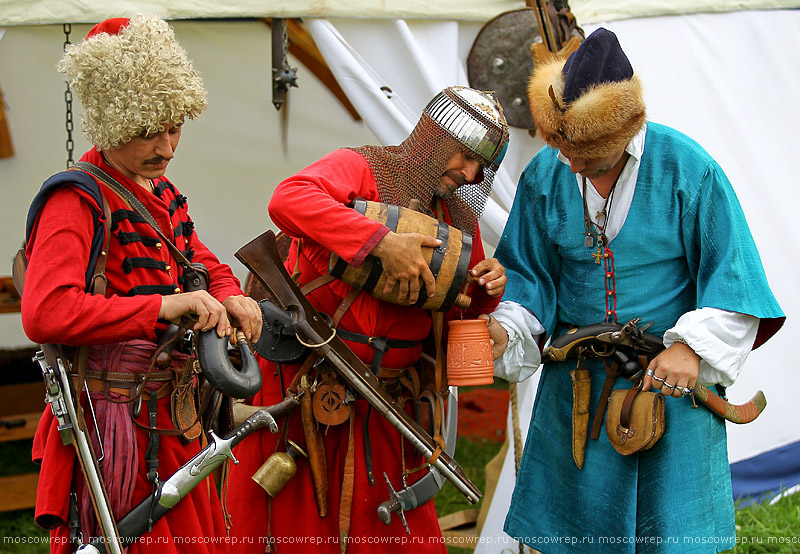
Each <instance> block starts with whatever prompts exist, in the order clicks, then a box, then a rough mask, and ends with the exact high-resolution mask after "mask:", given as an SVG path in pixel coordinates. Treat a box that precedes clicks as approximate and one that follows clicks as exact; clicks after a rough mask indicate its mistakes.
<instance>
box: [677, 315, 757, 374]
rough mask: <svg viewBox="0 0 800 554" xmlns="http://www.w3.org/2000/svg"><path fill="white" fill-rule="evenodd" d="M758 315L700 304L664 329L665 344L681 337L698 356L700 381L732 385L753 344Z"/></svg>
mask: <svg viewBox="0 0 800 554" xmlns="http://www.w3.org/2000/svg"><path fill="white" fill-rule="evenodd" d="M759 321H760V320H759V319H758V318H757V317H753V316H751V315H747V314H740V313H737V312H729V311H726V310H720V309H717V308H700V309H698V310H694V311H691V312H687V313H685V314H683V315H682V316H681V317H680V318H679V319H678V321H677V323H675V326H674V327H673V328H672V329H669V330H668V331H667V332H666V333H664V346H666V347H670V346H672V343H673V342H675V339H676V338H682V339H683V340H685V341H686V342H687V343H688V345H689V346H690V347H691V348H692V350H694V351H695V352H696V353H697V355H698V356H700V374H699V376H698V378H697V381H698V382H699V383H702V384H704V385H713V384H715V383H719V384H720V385H722V386H724V387H729V386H731V385H732V384H733V383H734V381H736V378H737V377H738V376H739V373H741V371H742V368H743V367H744V363H745V361H746V360H747V356H748V355H749V354H750V351H751V350H752V348H753V341H755V338H756V331H758V324H759Z"/></svg>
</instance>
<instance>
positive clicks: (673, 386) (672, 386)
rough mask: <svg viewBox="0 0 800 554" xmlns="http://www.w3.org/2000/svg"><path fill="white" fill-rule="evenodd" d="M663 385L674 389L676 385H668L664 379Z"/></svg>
mask: <svg viewBox="0 0 800 554" xmlns="http://www.w3.org/2000/svg"><path fill="white" fill-rule="evenodd" d="M664 386H665V387H667V388H668V389H672V390H675V387H677V386H678V385H670V384H669V383H667V382H666V381H664Z"/></svg>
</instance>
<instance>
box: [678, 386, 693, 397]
mask: <svg viewBox="0 0 800 554" xmlns="http://www.w3.org/2000/svg"><path fill="white" fill-rule="evenodd" d="M678 388H679V389H680V391H681V396H689V395H690V394H692V393H693V392H694V388H689V387H678Z"/></svg>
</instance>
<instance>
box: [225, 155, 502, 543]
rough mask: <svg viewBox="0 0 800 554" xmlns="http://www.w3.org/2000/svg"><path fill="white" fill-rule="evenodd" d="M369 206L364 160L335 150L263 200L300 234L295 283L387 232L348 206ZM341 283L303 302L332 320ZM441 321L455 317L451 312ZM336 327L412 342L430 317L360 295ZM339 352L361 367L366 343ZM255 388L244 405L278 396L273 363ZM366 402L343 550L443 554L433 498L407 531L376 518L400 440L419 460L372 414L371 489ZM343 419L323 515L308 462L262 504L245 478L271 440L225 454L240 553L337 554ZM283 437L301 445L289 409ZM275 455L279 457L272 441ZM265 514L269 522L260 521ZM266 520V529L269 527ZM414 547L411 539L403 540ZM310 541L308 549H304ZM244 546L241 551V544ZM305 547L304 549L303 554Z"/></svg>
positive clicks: (395, 360) (359, 421) (398, 356)
mask: <svg viewBox="0 0 800 554" xmlns="http://www.w3.org/2000/svg"><path fill="white" fill-rule="evenodd" d="M359 197H360V198H365V199H367V200H378V190H377V185H376V183H375V180H374V178H373V175H372V173H371V171H370V169H369V166H368V165H367V163H366V160H365V159H364V158H363V157H362V156H361V155H359V154H357V153H355V152H353V151H351V150H346V149H342V150H337V151H335V152H333V153H331V154H329V155H327V156H325V157H324V158H322V159H321V160H319V161H317V162H316V163H314V164H312V165H311V166H309V167H307V168H306V169H304V170H302V171H300V172H299V173H298V174H296V175H295V176H293V177H291V178H289V179H287V180H285V181H284V182H282V183H281V184H280V185H279V186H278V188H277V189H276V191H275V193H274V195H273V196H272V199H271V201H270V205H269V210H270V216H271V217H272V219H273V221H274V222H275V223H276V224H277V225H278V227H280V228H281V229H282V230H283V231H284V232H286V233H287V234H289V235H290V236H293V237H303V246H302V253H301V256H300V270H301V277H300V282H301V284H304V283H307V282H309V281H311V280H312V279H314V278H315V277H317V276H318V275H321V274H324V273H327V265H328V259H329V256H330V252H331V251H332V250H333V251H335V252H336V253H337V254H338V255H339V256H341V257H342V258H344V259H345V260H347V261H348V262H349V263H351V264H353V265H358V264H360V263H361V262H362V261H363V260H364V258H365V257H366V256H367V254H369V252H370V251H371V250H372V248H374V246H375V245H376V244H377V243H378V242H379V241H380V240H381V238H383V236H384V235H385V234H386V233H387V232H388V228H387V227H385V226H384V225H381V224H380V223H377V222H374V221H371V220H369V219H367V218H365V217H363V216H362V215H360V214H358V213H357V212H356V211H355V210H353V209H352V208H349V207H347V205H346V204H348V203H349V202H350V201H351V200H354V199H355V198H359ZM483 258H484V252H483V246H482V243H481V240H480V236H479V235H478V236H476V237H475V238H474V241H473V250H472V259H471V261H470V267H472V266H473V265H474V264H476V263H477V262H478V261H481V260H483ZM296 259H297V242H296V241H295V243H294V244H293V246H292V249H291V251H290V254H289V258H288V260H287V263H286V266H287V268H289V269H290V272H291V270H292V269H293V268H294V266H295V262H296ZM349 290H350V287H349V286H348V285H346V284H344V283H343V282H341V281H338V280H336V281H334V282H332V283H330V284H329V285H326V286H323V287H321V288H319V289H317V290H315V291H313V292H311V293H310V294H309V295H308V298H309V299H310V301H311V303H312V304H313V305H314V306H315V307H316V308H317V309H319V310H320V311H321V312H324V313H327V314H333V313H334V312H335V310H336V308H337V306H338V305H339V303H340V302H341V301H342V299H343V298H344V297H345V296H346V295H347V293H348V292H349ZM470 296H471V297H472V298H473V302H472V306H471V307H470V310H469V311H468V313H465V314H464V317H465V318H469V317H475V316H476V315H477V314H480V313H488V312H491V311H492V310H494V308H495V307H496V306H497V303H498V302H499V299H496V298H492V297H490V296H488V295H486V294H485V293H484V292H483V291H482V289H479V288H477V287H476V288H475V289H474V290H471V291H470ZM449 315H450V316H453V317H456V316H458V315H460V314H459V313H458V308H454V309H453V312H452V313H451V314H449ZM339 327H340V328H343V329H346V330H348V331H352V332H356V333H360V334H363V335H368V336H381V337H389V338H392V339H400V340H410V341H421V340H423V339H425V338H426V337H427V336H428V334H429V332H430V330H431V316H430V312H429V311H427V310H422V309H420V308H414V307H405V306H399V305H395V304H390V303H387V302H384V301H381V300H378V299H376V298H375V297H373V296H370V295H369V294H367V293H365V292H362V293H361V294H359V295H358V296H357V297H356V299H355V301H354V302H353V304H352V305H351V307H350V308H349V310H348V311H347V313H346V314H345V316H344V318H343V319H342V320H341V323H340V325H339ZM347 344H348V346H350V347H351V348H352V350H353V351H354V352H355V353H356V354H357V355H358V356H359V357H360V358H361V359H362V360H363V361H364V362H366V363H368V364H369V363H370V362H371V361H372V355H373V350H372V348H371V347H369V346H367V345H364V344H360V343H354V342H348V343H347ZM421 349H422V346H421V345H420V346H418V347H415V348H402V349H401V348H397V349H390V350H389V351H388V352H387V353H386V355H385V356H384V358H383V360H382V361H381V366H382V367H388V368H403V367H407V366H409V365H411V364H413V363H414V362H415V361H416V360H417V359H418V358H419V355H420V352H421ZM261 362H262V363H261V366H262V371H263V374H264V383H265V385H264V388H263V389H262V390H261V392H259V393H258V394H256V396H255V397H254V398H253V399H252V403H253V404H255V405H270V404H274V403H276V402H279V401H280V400H281V386H280V384H279V382H278V380H277V379H276V378H275V365H274V364H272V363H269V362H267V361H265V360H261ZM296 371H297V367H296V366H289V367H287V366H284V368H283V373H284V375H283V379H284V384H285V385H288V384H289V382H290V381H291V379H292V377H293V376H294V375H295V373H296ZM367 408H368V404H367V403H366V401H364V400H358V401H357V402H356V403H355V408H354V410H355V412H354V413H355V415H354V417H355V434H354V440H355V457H354V459H355V484H354V494H353V505H352V510H351V523H350V537H351V539H350V542H349V544H348V549H347V552H348V553H350V554H357V553H359V552H364V553H366V552H377V551H380V552H397V553H400V552H405V551H406V549H407V548H408V545H410V544H413V545H414V546H413V547H412V548H413V550H414V551H415V552H439V553H445V552H446V548H445V546H444V542H443V540H442V535H441V530H440V529H439V524H438V520H437V517H436V508H435V506H434V504H433V502H428V503H427V504H425V505H424V506H421V507H419V508H416V509H414V510H411V511H408V512H406V517H407V520H408V524H409V527H410V529H411V533H412V535H411V536H409V535H407V534H406V531H405V529H404V528H403V525H402V523H401V522H400V520H399V518H398V517H396V516H395V517H393V519H392V522H391V524H390V525H388V526H387V525H385V524H384V523H383V522H381V520H380V519H379V518H378V515H377V509H378V506H379V505H380V503H381V502H383V501H385V500H387V499H388V488H387V486H386V481H385V478H384V477H383V474H384V472H385V473H386V474H387V475H388V477H389V479H390V480H391V481H392V484H393V486H394V487H395V488H396V489H398V490H399V488H402V483H401V476H402V466H401V463H400V456H401V454H400V453H401V441H404V442H405V444H404V451H405V455H406V460H405V467H406V468H407V469H409V468H413V467H417V466H419V465H421V464H422V463H423V459H422V457H420V456H417V455H415V454H414V453H413V450H414V449H413V447H411V446H410V444H409V443H408V442H407V441H405V440H404V439H402V438H401V435H400V434H399V433H398V432H397V430H395V429H394V427H392V426H391V425H390V424H389V423H388V422H387V421H386V420H385V419H384V418H383V417H382V416H381V415H379V414H377V413H376V412H375V411H374V410H372V412H371V415H370V417H369V431H368V432H369V436H370V442H371V452H372V463H373V469H374V474H375V485H374V486H373V485H370V484H369V482H368V480H367V478H366V466H365V456H364V448H365V447H364V419H365V414H366V412H367ZM349 427H350V425H349V423H345V424H342V425H338V426H336V427H331V428H328V429H327V430H326V431H324V433H325V434H324V440H325V449H326V455H327V470H328V481H329V495H328V505H329V512H328V515H327V516H326V517H324V518H320V517H319V515H318V512H317V506H316V502H315V500H314V492H313V486H312V481H311V477H310V473H309V466H308V463H306V462H305V461H304V460H300V461H298V463H297V465H298V469H297V474H296V475H295V476H294V477H293V478H292V480H291V481H289V483H288V484H287V485H286V487H285V488H284V489H283V490H282V491H281V492H280V494H278V495H277V496H276V497H275V498H272V499H271V510H270V509H269V505H270V499H269V497H268V496H267V494H266V493H265V492H264V490H263V489H261V488H260V487H259V486H258V485H257V484H256V483H255V482H254V481H253V480H252V479H251V476H252V475H253V474H254V473H255V472H256V470H257V469H258V468H259V466H260V465H261V464H262V463H263V462H264V460H266V459H267V458H268V457H269V456H270V455H271V454H272V453H273V452H274V451H275V450H276V437H275V436H273V435H271V434H270V433H268V432H259V435H260V436H258V437H257V438H255V437H251V438H248V439H247V440H245V441H243V442H242V443H241V444H240V445H239V447H238V450H237V451H235V452H234V454H235V455H236V456H237V458H238V459H239V460H240V463H239V465H237V466H232V469H231V486H230V492H229V494H228V497H227V506H228V509H229V511H230V513H231V517H232V519H231V522H232V526H233V527H232V529H231V534H232V537H233V538H235V539H236V540H237V541H238V543H239V544H240V546H239V547H238V549H239V550H240V551H242V552H245V551H246V552H253V553H254V554H255V553H259V554H260V553H261V552H263V546H264V542H263V541H264V538H265V537H266V536H267V535H268V533H271V535H272V536H274V537H275V540H276V542H277V546H278V552H280V553H281V554H289V553H292V552H297V553H303V552H311V551H313V552H320V553H330V554H334V553H338V552H339V544H338V535H339V503H340V492H341V489H342V475H343V471H344V463H345V457H346V453H347V447H348V434H349ZM288 437H289V438H290V439H292V440H294V441H295V442H297V443H298V444H305V440H304V438H303V432H302V427H301V423H300V417H299V413H298V410H295V413H293V414H292V416H291V418H290V425H289V431H288ZM278 449H279V450H281V451H284V450H285V448H284V445H283V443H282V442H281V444H280V445H278ZM424 473H425V472H424V471H419V472H417V473H415V474H413V475H411V476H410V477H409V479H408V482H409V483H413V482H414V481H416V480H417V479H419V478H420V477H422V476H423V475H424ZM268 514H271V516H269V517H268ZM268 522H269V526H268ZM412 541H413V543H412ZM309 544H314V546H313V547H310V546H309ZM241 545H247V547H244V546H241ZM312 548H313V550H312Z"/></svg>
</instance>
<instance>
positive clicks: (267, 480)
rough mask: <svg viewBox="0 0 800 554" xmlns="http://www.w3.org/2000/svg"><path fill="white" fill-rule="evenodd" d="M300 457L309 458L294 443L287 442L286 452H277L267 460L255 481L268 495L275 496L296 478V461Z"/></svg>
mask: <svg viewBox="0 0 800 554" xmlns="http://www.w3.org/2000/svg"><path fill="white" fill-rule="evenodd" d="M300 456H305V457H306V458H307V457H308V454H306V453H305V451H304V450H303V449H302V448H300V447H299V446H297V445H296V444H295V443H294V442H292V441H290V440H287V441H286V452H275V453H274V454H273V455H272V456H270V457H269V458H267V461H266V462H264V463H263V464H262V465H261V467H260V468H258V471H256V472H255V473H254V474H253V481H255V482H256V483H258V484H259V486H261V488H263V489H264V490H265V491H267V494H269V495H270V496H275V495H276V494H278V493H279V492H281V490H282V489H283V487H284V486H285V485H286V483H288V482H289V479H291V478H292V477H294V474H295V473H296V472H297V463H296V460H297V458H299V457H300Z"/></svg>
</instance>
